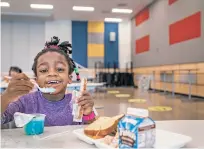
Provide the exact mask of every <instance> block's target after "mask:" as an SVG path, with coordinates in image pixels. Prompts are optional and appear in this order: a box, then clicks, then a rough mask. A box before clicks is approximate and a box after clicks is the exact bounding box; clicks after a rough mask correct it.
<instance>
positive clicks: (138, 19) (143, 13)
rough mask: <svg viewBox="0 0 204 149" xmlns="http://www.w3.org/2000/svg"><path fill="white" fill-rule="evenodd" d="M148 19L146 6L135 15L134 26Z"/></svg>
mask: <svg viewBox="0 0 204 149" xmlns="http://www.w3.org/2000/svg"><path fill="white" fill-rule="evenodd" d="M148 19H149V8H146V9H144V10H142V11H141V12H140V13H139V14H138V15H136V17H135V24H136V26H138V25H140V24H142V23H143V22H145V21H146V20H148Z"/></svg>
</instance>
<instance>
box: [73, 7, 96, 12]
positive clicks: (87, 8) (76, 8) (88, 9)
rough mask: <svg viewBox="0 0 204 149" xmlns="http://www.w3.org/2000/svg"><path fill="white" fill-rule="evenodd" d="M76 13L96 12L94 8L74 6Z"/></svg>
mask: <svg viewBox="0 0 204 149" xmlns="http://www.w3.org/2000/svg"><path fill="white" fill-rule="evenodd" d="M72 9H73V10H74V11H94V7H84V6H73V8H72Z"/></svg>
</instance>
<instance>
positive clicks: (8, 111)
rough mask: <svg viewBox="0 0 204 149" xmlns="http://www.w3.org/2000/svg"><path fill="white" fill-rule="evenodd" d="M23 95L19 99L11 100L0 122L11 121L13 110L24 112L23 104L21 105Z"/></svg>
mask: <svg viewBox="0 0 204 149" xmlns="http://www.w3.org/2000/svg"><path fill="white" fill-rule="evenodd" d="M23 99H24V98H23V97H21V98H20V99H19V100H17V101H15V102H12V103H10V104H9V105H8V107H7V109H6V111H5V112H4V113H3V114H2V116H1V124H6V123H8V122H10V121H12V120H13V119H14V118H13V115H14V113H15V112H24V106H23V102H22V101H23Z"/></svg>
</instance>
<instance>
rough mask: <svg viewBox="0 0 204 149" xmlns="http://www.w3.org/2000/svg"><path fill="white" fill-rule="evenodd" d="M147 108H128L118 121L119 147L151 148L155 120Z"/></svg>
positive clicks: (154, 134)
mask: <svg viewBox="0 0 204 149" xmlns="http://www.w3.org/2000/svg"><path fill="white" fill-rule="evenodd" d="M148 116H149V113H148V110H145V109H136V108H128V110H127V115H126V116H125V117H123V118H122V119H121V120H120V121H119V123H118V132H119V148H152V147H153V146H154V144H155V139H156V130H155V129H156V125H155V122H154V121H153V120H152V119H151V118H149V117H148Z"/></svg>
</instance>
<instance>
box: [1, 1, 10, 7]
mask: <svg viewBox="0 0 204 149" xmlns="http://www.w3.org/2000/svg"><path fill="white" fill-rule="evenodd" d="M0 6H1V7H10V4H9V3H7V2H0Z"/></svg>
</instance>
